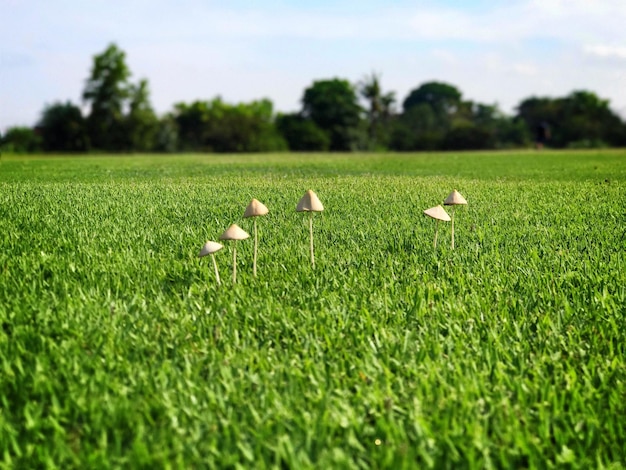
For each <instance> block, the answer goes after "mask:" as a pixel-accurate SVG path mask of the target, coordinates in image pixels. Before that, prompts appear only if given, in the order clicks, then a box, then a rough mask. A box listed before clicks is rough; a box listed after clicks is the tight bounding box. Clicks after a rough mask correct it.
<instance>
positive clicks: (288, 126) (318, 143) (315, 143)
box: [276, 113, 330, 152]
mask: <svg viewBox="0 0 626 470" xmlns="http://www.w3.org/2000/svg"><path fill="white" fill-rule="evenodd" d="M276 129H277V130H278V132H280V134H281V135H282V136H283V137H284V139H285V140H286V141H287V144H288V145H289V150H291V151H294V152H316V151H319V152H324V151H327V150H328V147H329V146H330V138H329V137H328V135H327V134H326V133H325V132H324V131H323V130H322V129H320V128H319V127H317V125H316V124H315V123H314V122H313V121H311V120H310V119H306V118H304V117H302V115H300V114H299V113H296V114H281V115H279V116H278V117H277V118H276Z"/></svg>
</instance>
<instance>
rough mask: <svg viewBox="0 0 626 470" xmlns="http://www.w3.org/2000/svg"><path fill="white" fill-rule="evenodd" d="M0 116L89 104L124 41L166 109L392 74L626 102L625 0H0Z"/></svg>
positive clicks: (497, 93)
mask: <svg viewBox="0 0 626 470" xmlns="http://www.w3.org/2000/svg"><path fill="white" fill-rule="evenodd" d="M0 21H1V24H2V28H0V130H2V131H3V130H6V128H7V127H9V126H11V125H32V124H35V123H36V121H37V120H38V119H39V117H40V115H41V111H42V110H43V108H44V106H45V105H47V104H52V103H54V102H58V101H67V100H70V101H72V102H74V103H76V104H80V103H81V101H80V97H81V92H82V90H83V86H84V83H85V79H86V78H87V76H88V74H89V70H90V67H91V64H92V60H93V56H94V55H95V54H98V53H100V52H102V51H103V50H104V49H105V48H106V47H107V45H108V44H110V43H111V42H115V43H116V44H117V45H118V46H119V47H120V48H121V49H122V50H124V51H125V52H126V54H127V63H128V65H129V67H130V69H131V71H132V74H133V76H132V79H133V80H135V81H137V80H139V79H140V78H147V79H148V81H149V84H150V90H151V100H152V103H153V105H154V107H155V109H156V110H157V112H159V113H164V112H166V111H169V110H170V109H171V108H172V105H173V104H174V103H176V102H180V101H185V102H190V101H193V100H196V99H211V98H213V97H215V96H217V95H220V96H222V98H223V99H224V100H226V101H228V102H233V103H234V102H240V101H250V100H253V99H259V98H263V97H267V98H270V99H271V100H272V101H273V102H274V104H275V107H276V109H277V110H279V111H295V110H298V109H299V107H300V99H301V97H302V93H303V91H304V89H305V88H306V87H308V86H309V85H310V84H311V83H312V82H313V81H314V80H319V79H326V78H332V77H340V78H345V79H348V80H350V81H351V82H353V83H356V82H358V81H359V80H360V79H362V78H363V77H364V76H365V75H367V74H370V73H371V72H377V73H379V74H381V77H382V85H383V88H384V89H385V90H387V91H395V92H396V96H397V98H398V102H399V104H401V102H402V100H404V98H405V97H406V96H407V94H408V93H409V91H410V90H412V89H413V88H416V87H417V86H419V85H420V84H421V83H423V82H425V81H428V80H440V81H445V82H448V83H451V84H453V85H456V86H457V87H458V88H459V89H460V90H461V91H462V92H463V96H464V97H465V98H466V99H473V100H476V101H480V102H483V103H490V104H493V103H497V104H499V105H500V107H501V109H503V110H504V111H506V112H512V110H513V108H514V107H515V106H516V105H517V104H518V103H519V101H520V100H521V99H523V98H526V97H528V96H531V95H538V96H562V95H564V94H567V93H569V92H571V91H572V90H577V89H587V90H592V91H595V92H596V93H598V94H599V95H600V96H601V97H603V98H607V99H609V100H610V101H611V105H612V107H613V108H614V109H615V110H616V111H618V112H620V113H621V114H622V115H623V116H626V28H625V27H624V25H626V1H625V0H506V1H505V0H503V1H495V0H467V1H462V0H447V1H435V0H424V1H420V0H417V1H408V0H395V1H393V0H385V1H383V0H359V1H357V0H315V1H314V0H300V1H297V0H267V1H261V0H257V1H252V0H234V1H224V0H223V1H210V0H203V1H202V0H171V1H166V0H124V1H121V0H107V1H104V0H0Z"/></svg>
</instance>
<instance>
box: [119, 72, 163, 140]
mask: <svg viewBox="0 0 626 470" xmlns="http://www.w3.org/2000/svg"><path fill="white" fill-rule="evenodd" d="M129 93H130V105H129V111H128V116H126V138H127V139H128V142H127V145H128V148H129V150H133V151H137V152H148V151H151V150H153V149H154V147H155V145H156V140H155V139H156V136H157V132H158V131H159V120H158V118H157V116H156V114H155V113H154V110H153V109H152V105H151V104H150V99H149V95H150V92H149V90H148V81H147V80H141V81H140V82H139V85H137V86H133V85H131V86H130V88H129Z"/></svg>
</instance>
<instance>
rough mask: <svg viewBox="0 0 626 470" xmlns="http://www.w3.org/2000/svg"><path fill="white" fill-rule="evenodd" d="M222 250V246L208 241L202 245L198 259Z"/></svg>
mask: <svg viewBox="0 0 626 470" xmlns="http://www.w3.org/2000/svg"><path fill="white" fill-rule="evenodd" d="M222 248H224V246H223V245H222V244H221V243H217V242H212V241H208V242H206V243H205V244H204V246H203V247H202V249H201V250H200V253H198V257H200V258H202V257H203V256H206V255H212V254H213V253H215V252H216V251H220V250H221V249H222Z"/></svg>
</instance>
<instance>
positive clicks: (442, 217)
mask: <svg viewBox="0 0 626 470" xmlns="http://www.w3.org/2000/svg"><path fill="white" fill-rule="evenodd" d="M443 205H444V206H451V208H452V217H450V215H448V213H447V212H446V211H445V209H444V208H443V207H442V206H441V205H438V206H435V207H431V208H430V209H426V210H425V211H424V214H426V215H427V216H429V217H431V218H433V219H435V220H436V222H437V224H436V225H435V241H434V243H433V248H434V249H435V250H436V249H437V235H438V232H439V221H444V222H450V221H452V241H451V247H452V249H454V207H455V206H459V205H467V201H466V200H465V198H464V197H463V196H462V195H461V193H459V192H458V191H457V190H456V189H455V190H454V191H452V192H451V193H450V195H449V196H448V197H447V198H446V199H445V200H444V201H443ZM323 210H324V206H323V205H322V202H321V201H320V200H319V198H318V197H317V194H315V193H314V192H313V191H311V190H310V189H309V190H308V191H307V192H306V193H304V196H302V199H300V202H298V205H297V206H296V211H297V212H308V213H309V233H310V241H311V265H312V266H313V267H315V254H314V252H313V212H322V211H323ZM267 213H269V209H268V208H267V207H266V206H265V204H263V203H262V202H260V201H258V200H257V199H252V201H250V204H248V206H247V207H246V210H245V211H244V213H243V217H244V218H245V219H247V218H249V217H253V218H254V255H253V262H252V275H253V276H254V277H256V273H257V269H256V265H257V263H256V260H257V250H258V245H259V239H258V234H257V226H256V218H257V217H260V216H264V215H266V214H267ZM249 237H250V235H249V234H248V233H247V232H246V231H245V230H243V229H242V228H241V227H239V226H238V225H237V224H232V225H231V226H230V227H228V229H226V231H225V232H224V233H222V235H220V238H219V239H220V240H227V241H233V243H234V244H233V284H235V283H236V282H237V241H239V240H245V239H246V238H249ZM222 248H223V245H222V244H221V243H218V242H214V241H208V242H206V243H205V244H204V246H203V247H202V249H201V250H200V253H199V254H198V256H199V257H201V258H202V257H204V256H207V255H211V259H212V260H213V267H214V268H215V279H216V280H217V284H218V285H220V284H221V282H220V273H219V270H218V269H217V262H216V261H215V256H214V255H215V253H216V252H218V251H219V250H221V249H222Z"/></svg>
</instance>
